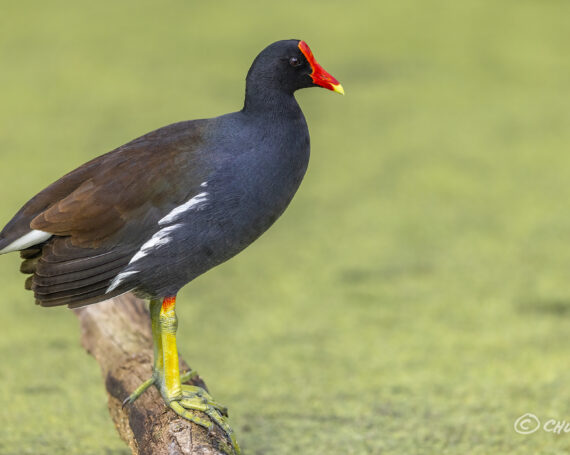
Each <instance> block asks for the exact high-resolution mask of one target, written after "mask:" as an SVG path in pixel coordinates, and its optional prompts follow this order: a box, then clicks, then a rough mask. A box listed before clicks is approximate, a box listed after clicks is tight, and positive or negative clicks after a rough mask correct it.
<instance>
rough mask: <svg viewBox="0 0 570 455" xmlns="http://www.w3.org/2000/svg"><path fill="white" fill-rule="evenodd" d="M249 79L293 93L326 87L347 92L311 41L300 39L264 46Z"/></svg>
mask: <svg viewBox="0 0 570 455" xmlns="http://www.w3.org/2000/svg"><path fill="white" fill-rule="evenodd" d="M247 81H248V84H249V83H250V81H256V82H258V83H261V84H263V85H265V86H267V87H272V88H279V89H282V90H285V91H288V92H291V93H293V92H294V91H295V90H298V89H301V88H307V87H323V88H326V89H328V90H333V91H335V92H337V93H340V94H342V95H344V89H343V88H342V85H340V83H339V82H338V81H337V80H336V79H335V78H334V77H333V76H331V75H330V74H329V73H328V72H327V71H325V69H324V68H323V67H322V66H321V65H320V64H319V63H317V61H316V59H315V57H314V55H313V53H312V52H311V49H310V48H309V46H308V44H307V43H305V42H304V41H300V40H283V41H277V42H275V43H273V44H270V45H269V46H267V47H266V48H265V49H263V51H261V53H260V54H259V55H258V56H257V57H256V58H255V60H254V61H253V64H252V65H251V68H250V69H249V72H248V74H247Z"/></svg>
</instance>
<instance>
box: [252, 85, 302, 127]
mask: <svg viewBox="0 0 570 455" xmlns="http://www.w3.org/2000/svg"><path fill="white" fill-rule="evenodd" d="M242 112H244V113H245V114H250V115H266V116H270V117H293V118H295V117H299V116H302V115H303V113H302V112H301V108H300V107H299V104H298V103H297V100H296V99H295V97H294V96H293V93H288V92H286V91H283V90H280V89H279V88H273V87H267V86H263V85H260V84H258V83H256V82H255V81H248V82H247V85H246V89H245V101H244V104H243V109H242Z"/></svg>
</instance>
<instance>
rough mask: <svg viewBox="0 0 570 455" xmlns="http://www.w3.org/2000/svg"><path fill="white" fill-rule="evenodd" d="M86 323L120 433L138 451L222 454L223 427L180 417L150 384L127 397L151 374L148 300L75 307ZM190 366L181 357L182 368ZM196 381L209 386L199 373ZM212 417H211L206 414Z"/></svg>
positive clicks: (84, 338)
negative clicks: (207, 426)
mask: <svg viewBox="0 0 570 455" xmlns="http://www.w3.org/2000/svg"><path fill="white" fill-rule="evenodd" d="M74 311H75V314H76V315H77V317H78V318H79V321H80V324H81V344H82V345H83V347H84V348H85V349H86V350H87V352H89V353H90V354H91V355H92V356H93V357H95V359H96V360H97V362H98V363H99V366H100V367H101V372H102V374H103V379H104V380H105V387H106V389H107V395H108V406H109V413H110V414H111V418H112V419H113V422H115V426H116V427H117V430H118V432H119V435H120V436H121V438H122V439H123V441H125V442H126V443H127V444H128V445H129V447H130V448H131V450H132V452H133V454H135V455H195V454H200V455H223V454H224V451H223V449H222V448H223V447H224V446H227V442H226V438H225V436H224V434H223V432H222V431H221V430H220V429H219V428H218V427H215V429H214V431H212V432H211V434H210V435H208V430H206V429H205V428H202V427H200V426H199V425H196V424H194V423H192V422H189V421H187V420H185V419H182V418H180V417H179V416H178V415H177V414H176V413H174V411H172V410H170V408H168V407H167V406H166V405H165V404H164V401H163V400H162V397H161V396H160V393H159V392H158V390H157V389H156V387H150V388H149V390H147V391H146V392H145V393H143V394H142V395H141V396H140V397H139V398H138V399H137V400H136V401H135V402H134V403H133V404H130V405H126V406H125V407H124V408H123V407H122V401H123V400H124V399H125V398H126V397H127V396H129V395H130V394H131V393H132V392H133V391H134V390H135V389H136V388H137V387H138V386H139V385H140V384H141V383H142V382H143V381H145V380H146V379H148V378H149V377H150V376H151V374H152V362H153V350H152V335H151V329H150V315H149V313H148V311H147V309H146V304H145V302H144V301H143V300H140V299H137V298H136V297H135V296H133V295H132V294H126V295H123V296H120V297H117V298H115V299H113V300H108V301H106V302H101V303H98V304H96V305H89V306H87V307H84V308H79V309H77V310H74ZM187 369H188V365H187V364H186V363H185V362H184V361H183V360H182V359H180V370H181V371H186V370H187ZM191 383H192V384H194V385H197V386H200V387H204V388H205V387H206V386H205V384H204V382H203V381H202V379H200V378H199V377H196V378H194V379H193V380H192V381H191ZM203 417H204V418H206V419H207V418H208V417H207V416H205V415H204V416H203Z"/></svg>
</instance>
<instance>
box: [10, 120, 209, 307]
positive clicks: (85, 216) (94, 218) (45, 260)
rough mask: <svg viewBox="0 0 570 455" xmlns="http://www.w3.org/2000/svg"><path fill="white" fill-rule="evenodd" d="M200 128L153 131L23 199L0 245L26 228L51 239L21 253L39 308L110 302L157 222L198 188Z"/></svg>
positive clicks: (182, 126)
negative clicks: (113, 287)
mask: <svg viewBox="0 0 570 455" xmlns="http://www.w3.org/2000/svg"><path fill="white" fill-rule="evenodd" d="M204 123H205V122H204V121H193V122H182V123H178V124H174V125H169V126H167V127H164V128H161V129H159V130H156V131H154V132H152V133H149V134H147V135H145V136H142V137H140V138H139V139H136V140H134V141H132V142H130V143H128V144H126V145H124V146H122V147H120V148H118V149H116V150H114V151H112V152H110V153H108V154H106V155H102V156H100V157H98V158H95V159H94V160H92V161H90V162H88V163H86V164H84V165H83V166H81V167H79V168H77V169H76V170H74V171H72V172H71V173H69V174H67V175H66V176H64V177H62V178H61V179H60V180H58V181H57V182H55V183H53V184H52V185H50V186H49V187H47V188H46V189H45V190H43V191H42V192H40V193H39V194H38V195H37V196H35V197H34V198H33V199H32V200H30V201H29V202H28V203H27V204H26V205H25V206H24V207H23V208H22V209H21V210H20V211H19V212H18V213H17V214H16V216H15V217H14V218H13V219H12V221H10V223H8V225H7V226H6V228H4V230H3V231H2V233H0V246H2V245H7V244H9V243H11V242H12V241H14V240H15V239H17V238H19V237H20V236H22V235H24V234H26V233H27V232H29V231H30V229H37V230H41V231H45V232H48V233H51V234H54V236H53V237H52V238H51V239H50V240H48V242H47V243H46V244H45V245H44V246H43V248H42V249H41V251H39V252H37V251H36V252H35V253H33V251H34V249H36V250H37V248H36V247H32V248H31V249H30V251H31V252H28V253H24V254H23V256H26V257H25V259H26V261H25V262H24V264H23V265H22V271H24V272H25V273H26V272H27V273H30V272H31V273H33V277H32V280H31V282H30V281H28V282H27V286H28V287H30V286H31V288H32V289H33V290H34V292H35V295H36V299H37V302H38V303H39V304H41V305H49V306H52V305H63V304H68V305H72V306H77V305H80V304H86V303H94V302H95V301H99V300H104V299H106V298H110V297H112V295H110V294H105V290H106V289H107V287H108V286H109V283H110V281H111V280H112V279H113V277H114V276H116V275H117V274H118V273H119V272H120V270H121V268H123V267H124V266H125V265H126V264H127V263H128V262H129V260H130V258H131V257H132V256H133V255H134V254H135V253H136V251H137V250H138V248H139V247H140V246H141V245H142V243H144V242H145V241H146V240H148V238H150V237H151V236H152V234H153V233H154V231H155V230H156V227H157V221H158V220H159V219H160V218H161V217H162V216H164V215H165V214H166V213H168V212H169V211H170V210H171V209H172V208H173V207H175V206H177V205H179V204H181V203H182V202H183V201H184V200H185V199H186V198H187V197H188V195H189V194H192V192H193V191H196V190H197V189H198V188H199V185H200V183H201V182H203V181H204V179H205V176H206V175H207V173H208V169H204V168H202V167H200V166H199V163H201V162H203V161H201V160H200V159H199V158H200V154H201V153H204V150H203V149H202V147H200V146H201V145H202V133H203V128H204Z"/></svg>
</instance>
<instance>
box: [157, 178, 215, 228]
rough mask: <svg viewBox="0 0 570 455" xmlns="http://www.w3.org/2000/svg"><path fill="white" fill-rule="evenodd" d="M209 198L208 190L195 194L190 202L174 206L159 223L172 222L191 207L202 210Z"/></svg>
mask: <svg viewBox="0 0 570 455" xmlns="http://www.w3.org/2000/svg"><path fill="white" fill-rule="evenodd" d="M204 183H206V182H204ZM204 183H202V185H204ZM206 184H207V183H206ZM207 200H208V193H207V192H206V191H204V192H202V193H199V194H197V195H196V196H194V197H193V198H192V199H190V200H189V201H188V202H185V203H184V204H182V205H179V206H178V207H175V208H173V209H172V210H171V211H170V212H168V214H167V215H166V216H165V217H164V218H162V219H161V220H160V221H159V222H158V224H159V225H160V226H162V225H163V224H168V223H172V222H174V221H176V220H178V219H179V218H180V217H181V216H182V214H183V213H184V212H186V211H188V210H190V209H194V210H200V209H201V208H202V207H204V205H205V202H206V201H207Z"/></svg>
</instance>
